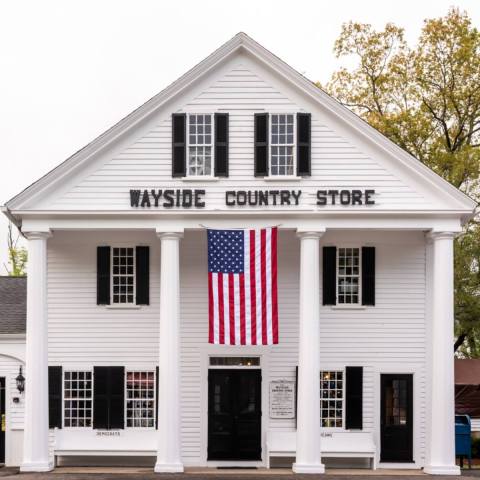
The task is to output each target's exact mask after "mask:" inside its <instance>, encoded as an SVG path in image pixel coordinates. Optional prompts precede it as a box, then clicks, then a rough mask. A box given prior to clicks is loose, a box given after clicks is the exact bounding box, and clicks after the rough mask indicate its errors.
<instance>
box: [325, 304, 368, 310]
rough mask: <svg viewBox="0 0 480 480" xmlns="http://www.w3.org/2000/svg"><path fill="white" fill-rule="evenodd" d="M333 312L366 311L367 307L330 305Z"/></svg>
mask: <svg viewBox="0 0 480 480" xmlns="http://www.w3.org/2000/svg"><path fill="white" fill-rule="evenodd" d="M330 309H331V310H366V309H367V306H366V305H330Z"/></svg>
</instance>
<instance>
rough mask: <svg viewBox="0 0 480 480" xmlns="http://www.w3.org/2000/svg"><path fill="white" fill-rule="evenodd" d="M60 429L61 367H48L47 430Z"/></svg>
mask: <svg viewBox="0 0 480 480" xmlns="http://www.w3.org/2000/svg"><path fill="white" fill-rule="evenodd" d="M55 427H57V428H62V367H48V428H55Z"/></svg>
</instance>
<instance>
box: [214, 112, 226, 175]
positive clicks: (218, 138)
mask: <svg viewBox="0 0 480 480" xmlns="http://www.w3.org/2000/svg"><path fill="white" fill-rule="evenodd" d="M214 161H215V176H216V177H228V113H216V114H215V160H214Z"/></svg>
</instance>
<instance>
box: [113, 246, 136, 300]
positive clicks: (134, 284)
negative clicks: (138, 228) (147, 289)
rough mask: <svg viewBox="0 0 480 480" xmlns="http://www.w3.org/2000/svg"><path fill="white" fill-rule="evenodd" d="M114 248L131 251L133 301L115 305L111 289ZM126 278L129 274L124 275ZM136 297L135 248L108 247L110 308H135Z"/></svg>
mask: <svg viewBox="0 0 480 480" xmlns="http://www.w3.org/2000/svg"><path fill="white" fill-rule="evenodd" d="M115 248H131V249H132V250H133V274H132V275H131V276H132V278H133V299H132V302H118V303H115V302H114V301H113V296H114V293H113V288H114V282H113V278H114V273H113V256H114V255H113V251H114V249H115ZM125 275H126V276H130V274H125ZM118 276H123V274H119V275H118ZM136 297H137V255H136V248H135V246H132V245H111V246H110V305H109V306H111V307H115V308H122V307H132V306H136V300H135V299H136Z"/></svg>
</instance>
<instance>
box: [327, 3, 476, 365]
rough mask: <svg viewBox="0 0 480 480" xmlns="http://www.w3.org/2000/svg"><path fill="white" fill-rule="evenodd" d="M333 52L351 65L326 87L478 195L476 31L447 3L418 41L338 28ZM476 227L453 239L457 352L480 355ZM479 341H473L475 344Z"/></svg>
mask: <svg viewBox="0 0 480 480" xmlns="http://www.w3.org/2000/svg"><path fill="white" fill-rule="evenodd" d="M334 52H335V54H336V55H337V57H339V58H344V59H348V60H349V65H350V64H351V65H353V66H352V67H350V68H347V67H343V68H340V69H339V70H338V71H337V72H335V73H334V74H333V76H332V79H331V80H330V82H329V83H328V84H327V85H326V86H325V89H326V90H327V91H328V92H329V93H330V94H331V95H333V96H334V97H335V98H337V99H338V100H339V101H340V102H341V103H343V104H344V105H346V106H347V107H349V108H350V109H352V110H353V111H354V112H355V113H357V114H358V115H359V116H360V117H362V118H363V119H364V120H366V121H367V122H368V123H369V124H370V125H372V126H373V127H375V128H376V129H378V130H379V131H380V132H382V133H383V134H384V135H386V136H387V137H388V138H390V139H391V140H392V141H394V142H395V143H397V144H398V145H399V146H400V147H402V148H403V149H405V150H406V151H407V152H409V153H411V154H412V155H414V156H415V157H416V158H418V159H419V160H420V161H422V162H423V163H425V164H426V165H428V166H429V167H430V168H432V169H433V170H434V171H435V172H437V173H438V174H439V175H441V176H442V177H443V178H445V179H446V180H448V181H449V182H450V183H452V184H453V185H455V186H456V187H457V188H460V189H461V190H462V191H464V192H465V193H467V194H469V195H470V196H472V197H473V198H475V199H477V200H478V198H479V196H480V190H479V177H480V33H479V31H478V30H477V28H475V27H474V26H473V25H472V22H471V19H470V18H469V16H468V14H467V13H465V12H461V11H460V10H458V9H456V8H452V9H450V10H449V12H448V13H447V14H446V15H445V16H444V17H441V18H436V19H428V20H425V22H424V25H423V28H422V31H421V33H420V36H419V39H418V42H417V45H416V46H414V47H411V46H409V45H408V44H407V42H406V41H405V38H404V31H403V29H402V28H400V27H398V26H396V25H394V24H391V23H389V24H387V25H386V26H385V28H384V29H383V30H381V31H377V30H375V29H374V28H373V27H372V26H371V25H369V24H362V23H356V22H349V23H346V24H344V25H343V26H342V30H341V33H340V35H339V37H338V39H337V40H336V42H335V46H334ZM479 262H480V227H479V225H478V224H477V223H476V222H474V221H472V222H471V223H470V224H469V225H467V227H466V229H465V232H464V233H463V235H462V236H461V237H460V238H459V239H457V241H456V245H455V293H456V297H455V319H456V331H457V334H458V336H459V340H465V341H464V342H463V343H462V342H459V343H461V345H462V346H461V347H460V348H461V350H462V352H463V353H464V354H466V355H473V356H477V355H479V356H480V300H479V293H480V291H479V289H480V273H479V264H480V263H479ZM477 344H478V347H477Z"/></svg>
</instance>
